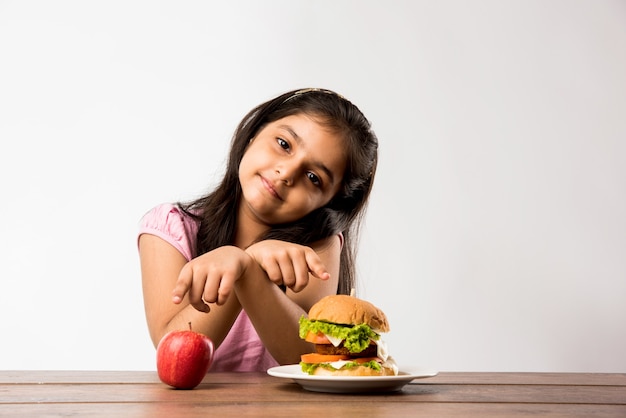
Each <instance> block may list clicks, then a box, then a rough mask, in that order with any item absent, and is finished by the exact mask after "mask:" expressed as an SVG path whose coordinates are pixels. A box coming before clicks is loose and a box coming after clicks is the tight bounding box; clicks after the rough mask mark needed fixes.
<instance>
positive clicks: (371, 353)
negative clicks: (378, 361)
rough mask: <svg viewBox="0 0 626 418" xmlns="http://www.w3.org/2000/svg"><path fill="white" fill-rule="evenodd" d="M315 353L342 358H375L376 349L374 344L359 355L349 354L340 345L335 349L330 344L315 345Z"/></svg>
mask: <svg viewBox="0 0 626 418" xmlns="http://www.w3.org/2000/svg"><path fill="white" fill-rule="evenodd" d="M315 351H316V352H317V354H339V355H342V356H358V357H376V355H377V354H378V347H377V346H376V344H374V343H370V345H369V346H368V347H367V348H366V349H365V350H363V351H361V352H360V353H351V352H350V351H348V349H347V348H345V347H344V346H343V344H341V345H340V346H339V347H335V346H334V345H332V344H315Z"/></svg>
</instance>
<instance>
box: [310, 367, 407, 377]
mask: <svg viewBox="0 0 626 418" xmlns="http://www.w3.org/2000/svg"><path fill="white" fill-rule="evenodd" d="M313 375H314V376H394V375H396V373H395V371H394V370H393V369H392V368H390V367H384V366H382V367H381V370H380V371H378V370H374V369H372V368H371V367H364V366H357V367H353V368H351V369H339V370H328V369H326V368H324V367H317V368H316V369H315V371H314V372H313Z"/></svg>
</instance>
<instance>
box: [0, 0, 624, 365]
mask: <svg viewBox="0 0 626 418" xmlns="http://www.w3.org/2000/svg"><path fill="white" fill-rule="evenodd" d="M625 74H626V3H625V2H623V1H610V0H604V1H583V0H573V1H572V0H562V1H556V0H551V1H543V0H529V1H521V0H520V1H500V0H493V1H485V0H479V1H462V0H458V1H455V0H448V1H437V2H435V1H413V0H411V1H409V0H407V1H397V0H396V1H384V2H383V1H375V0H371V1H367V0H365V1H364V0H353V1H335V0H322V1H320V0H318V1H315V2H313V1H290V0H284V1H278V0H265V1H256V0H249V1H232V2H231V1H228V2H227V1H219V2H218V1H215V2H208V1H185V2H178V1H171V2H165V1H148V0H146V1H134V0H130V1H89V2H87V1H79V0H76V1H55V2H48V1H0V138H1V142H0V143H1V145H0V181H1V194H0V196H1V199H2V204H1V205H0V222H1V223H0V228H1V230H0V233H1V238H2V239H1V240H0V280H1V283H2V287H1V290H0V321H1V322H0V335H2V337H1V344H0V369H129V370H134V369H139V370H153V369H154V368H155V358H154V348H153V347H152V345H151V342H150V340H149V337H148V332H147V328H146V324H145V319H144V312H143V304H142V295H141V287H140V273H139V265H138V257H137V249H136V230H137V222H138V220H139V218H140V217H141V216H142V214H143V213H144V212H145V211H147V210H148V209H149V208H150V207H152V206H154V205H156V204H158V203H161V202H167V201H176V200H181V199H182V200H186V199H191V198H194V197H197V196H198V195H200V194H203V193H205V192H206V191H207V190H208V189H209V188H210V187H211V186H212V185H213V184H214V183H215V182H216V181H217V179H218V178H219V176H220V174H221V173H222V169H223V161H224V159H225V157H226V152H227V148H228V143H229V141H230V138H231V134H232V132H233V130H234V128H235V126H236V125H237V123H238V122H239V120H240V119H241V118H242V117H243V115H244V114H245V113H246V112H247V111H248V110H249V109H251V108H252V107H253V106H255V105H257V104H259V103H260V102H262V101H265V100H267V99H269V98H271V97H273V96H275V95H277V94H279V93H282V92H284V91H287V90H290V89H292V88H299V87H308V86H319V87H326V88H330V89H334V90H337V91H338V92H340V93H341V94H343V95H345V96H347V97H348V98H350V99H351V100H353V101H354V102H355V103H356V104H357V105H358V106H359V107H360V108H361V109H362V110H363V111H364V113H365V114H366V115H367V116H368V118H369V119H370V120H371V121H372V123H373V125H374V128H375V130H376V132H377V134H378V136H379V138H380V144H381V145H380V165H379V171H378V177H377V180H376V184H375V190H374V193H373V195H372V200H371V205H370V208H369V212H368V218H367V223H366V225H365V228H364V231H363V235H362V241H361V253H360V264H359V271H360V280H361V285H360V288H359V295H360V296H362V297H364V298H367V299H369V300H371V301H372V302H374V303H375V304H376V305H378V306H379V307H380V308H382V309H383V310H384V311H385V312H386V313H387V315H388V317H389V320H390V323H391V326H392V329H391V332H390V333H389V334H388V335H387V336H386V340H387V342H388V343H389V345H390V349H391V351H392V354H394V355H395V357H396V359H397V360H398V362H399V363H400V365H401V367H402V366H406V365H410V364H417V365H424V366H428V367H432V368H436V369H438V370H442V371H446V370H461V371H463V370H474V371H592V372H626V354H624V353H626V216H625V214H626V77H625Z"/></svg>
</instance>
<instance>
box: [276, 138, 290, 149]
mask: <svg viewBox="0 0 626 418" xmlns="http://www.w3.org/2000/svg"><path fill="white" fill-rule="evenodd" d="M276 142H278V145H279V146H280V147H281V148H282V149H285V150H289V142H287V141H285V140H284V139H282V138H278V139H276Z"/></svg>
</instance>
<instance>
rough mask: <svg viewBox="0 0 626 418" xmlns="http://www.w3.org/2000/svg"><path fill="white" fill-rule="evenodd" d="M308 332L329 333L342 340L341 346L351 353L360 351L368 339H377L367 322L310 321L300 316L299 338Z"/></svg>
mask: <svg viewBox="0 0 626 418" xmlns="http://www.w3.org/2000/svg"><path fill="white" fill-rule="evenodd" d="M309 331H310V332H312V333H314V334H317V333H318V332H321V333H323V334H327V335H330V336H332V337H335V338H341V339H342V340H343V346H344V347H346V348H347V349H348V350H349V351H350V352H351V353H360V352H361V351H363V350H365V349H366V348H367V347H368V346H369V345H370V340H378V339H379V338H380V336H379V335H378V334H376V333H375V332H374V331H373V330H372V328H370V326H369V325H367V324H360V325H340V324H332V323H330V322H324V321H311V320H309V319H307V318H306V317H304V315H303V316H302V317H301V318H300V338H302V339H304V338H306V335H307V334H308V333H309Z"/></svg>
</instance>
